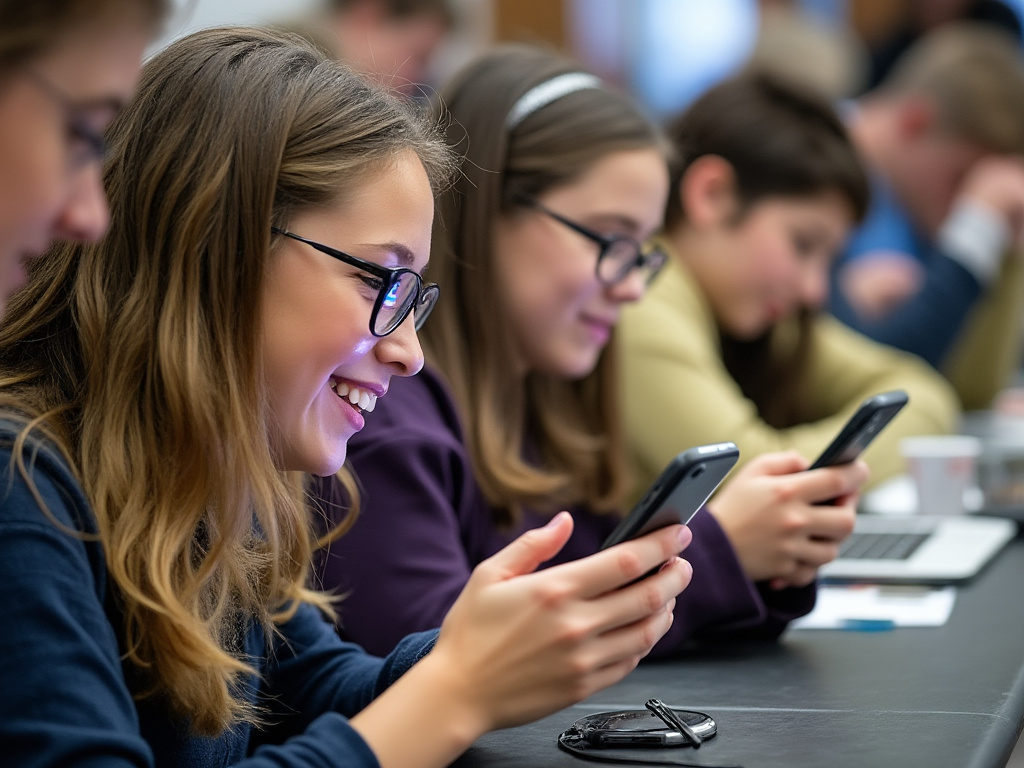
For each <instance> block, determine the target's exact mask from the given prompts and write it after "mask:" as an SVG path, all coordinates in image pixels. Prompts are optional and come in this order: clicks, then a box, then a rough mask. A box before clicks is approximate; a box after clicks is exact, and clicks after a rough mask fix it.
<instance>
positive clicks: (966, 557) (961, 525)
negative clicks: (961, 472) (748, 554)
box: [818, 513, 1017, 584]
mask: <svg viewBox="0 0 1024 768" xmlns="http://www.w3.org/2000/svg"><path fill="white" fill-rule="evenodd" d="M1016 534H1017V523H1016V522H1015V521H1013V520H1008V519H1005V518H996V517H982V516H979V515H957V516H948V515H946V516H942V517H937V516H928V515H875V514H866V513H861V514H858V515H857V522H856V523H855V525H854V530H853V534H852V535H851V536H850V537H849V538H848V539H847V540H846V541H845V542H843V546H842V547H841V549H840V554H839V557H838V558H837V559H836V560H834V561H832V562H831V563H828V564H827V565H824V566H822V568H821V569H820V570H819V572H818V573H819V576H820V577H821V578H822V579H824V580H826V581H865V582H878V583H902V584H956V583H960V582H964V581H967V580H968V579H970V578H971V577H973V576H974V575H975V574H977V573H978V571H980V570H981V569H982V568H983V567H984V566H985V564H986V563H988V561H989V560H991V559H992V558H993V557H994V556H995V555H996V553H997V552H999V550H1000V549H1002V548H1003V546H1005V545H1006V543H1007V542H1008V541H1010V539H1012V538H1013V537H1014V536H1016Z"/></svg>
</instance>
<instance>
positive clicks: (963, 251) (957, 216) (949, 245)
mask: <svg viewBox="0 0 1024 768" xmlns="http://www.w3.org/2000/svg"><path fill="white" fill-rule="evenodd" d="M1009 243H1010V228H1009V227H1008V226H1007V225H1006V222H1004V221H1003V220H1002V218H1001V217H1000V216H999V214H997V213H996V212H995V211H993V210H992V209H991V208H989V207H988V206H986V205H982V204H981V203H976V202H971V201H966V200H965V201H961V202H959V203H957V205H956V207H954V208H953V211H952V213H950V215H949V216H948V217H946V221H945V223H944V224H943V225H942V229H940V230H939V238H938V246H939V249H940V250H941V252H942V253H943V254H945V255H946V256H947V257H949V258H950V259H952V260H953V261H955V262H957V263H958V264H960V265H961V266H962V267H963V268H964V269H966V270H967V271H968V272H970V273H971V274H972V275H974V277H975V279H976V280H977V281H978V282H979V283H981V284H982V285H985V286H988V285H991V284H992V281H993V280H995V278H996V275H998V274H999V266H1000V263H1001V261H1002V256H1003V253H1004V251H1005V250H1006V248H1007V247H1008V246H1009Z"/></svg>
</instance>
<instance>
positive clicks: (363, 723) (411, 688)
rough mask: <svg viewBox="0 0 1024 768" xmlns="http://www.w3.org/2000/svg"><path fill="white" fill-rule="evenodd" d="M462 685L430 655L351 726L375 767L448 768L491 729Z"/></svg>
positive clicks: (454, 671) (466, 686) (441, 661)
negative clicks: (373, 759) (361, 739)
mask: <svg viewBox="0 0 1024 768" xmlns="http://www.w3.org/2000/svg"><path fill="white" fill-rule="evenodd" d="M468 683H469V681H465V682H463V675H462V674H460V670H458V669H453V668H452V667H451V665H448V664H447V663H446V662H445V660H444V659H443V658H442V657H441V656H440V655H438V656H435V654H434V651H431V652H430V653H428V654H427V655H426V656H424V657H423V658H422V659H421V660H420V661H418V662H416V664H415V665H414V666H413V667H412V668H411V669H410V670H409V671H408V672H406V673H405V674H404V675H402V677H401V678H400V679H399V680H397V681H396V682H395V683H394V684H393V685H392V686H391V687H389V688H388V689H387V690H386V691H384V693H383V694H381V695H380V696H379V697H378V698H377V699H375V700H374V701H372V702H371V703H370V704H369V706H367V707H366V708H365V709H364V710H363V711H362V712H360V713H359V714H358V715H356V716H355V717H353V718H352V719H351V721H350V722H351V725H352V727H353V728H355V730H356V731H357V732H359V734H360V735H361V736H362V737H363V739H364V740H365V741H366V743H367V744H368V745H369V747H370V749H371V750H373V752H374V754H375V755H376V756H377V760H378V762H379V763H380V765H381V768H433V767H434V766H437V767H440V766H444V765H448V764H449V763H451V762H452V761H453V760H455V758H457V757H458V756H459V755H461V754H462V753H463V752H465V751H466V750H467V749H469V747H470V746H472V744H473V742H474V741H476V740H477V739H478V738H479V737H480V736H482V735H483V734H485V733H487V732H488V731H489V730H492V727H493V726H492V725H491V724H490V722H489V721H488V720H487V719H486V717H485V715H484V708H483V707H482V706H480V705H479V704H478V700H477V697H476V696H474V695H473V694H474V691H473V690H472V686H471V685H469V684H468Z"/></svg>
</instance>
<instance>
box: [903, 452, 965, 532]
mask: <svg viewBox="0 0 1024 768" xmlns="http://www.w3.org/2000/svg"><path fill="white" fill-rule="evenodd" d="M900 452H901V453H902V454H903V458H904V459H906V462H907V471H908V472H909V473H910V476H911V477H912V478H913V479H914V486H915V487H916V489H917V511H918V512H919V513H921V514H925V515H959V514H962V513H963V512H964V511H965V510H966V508H967V507H966V505H965V503H964V496H965V494H967V493H968V492H973V489H974V488H975V486H976V485H977V462H978V455H979V454H980V453H981V440H979V439H978V438H977V437H970V436H969V435H925V436H921V437H907V438H904V439H903V440H901V441H900Z"/></svg>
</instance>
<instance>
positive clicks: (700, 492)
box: [601, 443, 740, 549]
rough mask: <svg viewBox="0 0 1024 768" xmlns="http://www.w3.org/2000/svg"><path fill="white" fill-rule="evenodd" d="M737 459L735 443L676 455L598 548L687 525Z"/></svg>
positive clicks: (691, 450) (718, 444) (703, 447)
mask: <svg viewBox="0 0 1024 768" xmlns="http://www.w3.org/2000/svg"><path fill="white" fill-rule="evenodd" d="M739 457H740V451H739V449H738V448H737V447H736V444H735V443H713V444H711V445H699V446H697V447H695V448H690V449H689V450H686V451H683V452H682V453H680V454H679V455H678V456H676V457H675V458H674V459H673V460H672V461H671V462H670V463H669V465H668V466H667V467H665V469H664V471H663V472H662V473H661V475H659V477H658V479H657V480H655V481H654V483H653V485H651V487H650V489H649V490H648V491H647V493H646V494H644V497H643V498H642V499H640V501H639V502H637V504H636V506H635V507H633V510H632V511H631V512H630V513H629V514H628V515H627V516H626V517H625V518H624V519H623V520H622V522H621V523H619V525H618V527H617V528H616V529H615V530H614V531H612V532H611V534H610V535H609V536H608V538H607V539H605V542H604V544H602V545H601V549H607V548H608V547H611V546H613V545H615V544H619V543H621V542H623V541H627V540H629V539H633V538H636V537H637V536H643V535H644V534H645V533H648V532H650V531H653V530H655V529H657V528H661V527H663V526H666V525H671V524H673V523H684V524H685V523H688V522H689V521H690V518H692V517H693V516H694V515H695V514H696V513H697V510H699V509H700V508H701V507H702V506H703V505H704V502H706V501H707V500H708V498H709V497H710V496H711V494H712V493H714V492H715V489H716V488H718V486H719V485H720V484H721V482H722V480H724V479H725V476H726V475H727V474H729V470H731V469H732V468H733V465H734V464H736V461H737V460H738V459H739Z"/></svg>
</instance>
